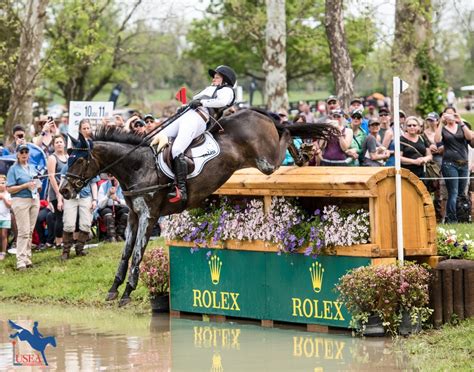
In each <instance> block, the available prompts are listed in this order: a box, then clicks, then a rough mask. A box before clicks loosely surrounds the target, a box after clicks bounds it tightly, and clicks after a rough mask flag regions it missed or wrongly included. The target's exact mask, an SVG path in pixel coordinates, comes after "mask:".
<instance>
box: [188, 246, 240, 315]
mask: <svg viewBox="0 0 474 372" xmlns="http://www.w3.org/2000/svg"><path fill="white" fill-rule="evenodd" d="M221 271H222V261H221V259H220V258H219V257H218V256H217V255H212V256H211V257H210V258H209V272H210V277H211V283H212V284H213V285H218V284H219V282H220V280H221ZM239 296H240V293H235V292H228V291H217V290H215V291H214V290H212V291H211V290H209V289H205V290H200V289H193V307H204V308H206V309H209V308H211V309H221V310H231V311H240V306H239V303H238V298H239Z"/></svg>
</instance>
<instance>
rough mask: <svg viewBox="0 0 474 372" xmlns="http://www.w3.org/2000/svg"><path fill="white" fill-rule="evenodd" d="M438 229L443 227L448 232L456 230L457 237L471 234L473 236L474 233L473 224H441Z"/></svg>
mask: <svg viewBox="0 0 474 372" xmlns="http://www.w3.org/2000/svg"><path fill="white" fill-rule="evenodd" d="M438 227H442V228H444V229H446V230H449V229H454V230H455V231H456V233H457V235H459V234H469V235H470V236H472V235H473V234H472V233H473V231H474V225H473V224H472V223H456V224H439V225H438Z"/></svg>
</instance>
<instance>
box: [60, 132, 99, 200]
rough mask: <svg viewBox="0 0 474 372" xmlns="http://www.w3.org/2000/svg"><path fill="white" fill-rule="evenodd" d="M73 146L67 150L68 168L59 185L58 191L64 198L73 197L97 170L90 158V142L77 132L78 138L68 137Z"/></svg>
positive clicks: (95, 164)
mask: <svg viewBox="0 0 474 372" xmlns="http://www.w3.org/2000/svg"><path fill="white" fill-rule="evenodd" d="M70 139H71V141H72V144H73V147H72V148H71V149H69V150H68V152H69V158H68V170H67V173H66V176H65V177H63V178H62V180H61V184H60V185H59V192H60V193H61V194H62V195H63V196H64V198H65V199H71V198H75V197H76V195H77V193H78V192H79V191H81V189H82V188H83V187H84V186H85V185H86V184H87V183H88V182H89V180H90V179H91V178H93V177H94V176H95V175H96V174H97V173H98V171H99V167H98V164H97V163H96V162H95V161H93V158H92V142H90V141H88V140H86V139H85V138H84V137H83V136H82V135H81V134H79V140H76V139H75V138H73V137H70Z"/></svg>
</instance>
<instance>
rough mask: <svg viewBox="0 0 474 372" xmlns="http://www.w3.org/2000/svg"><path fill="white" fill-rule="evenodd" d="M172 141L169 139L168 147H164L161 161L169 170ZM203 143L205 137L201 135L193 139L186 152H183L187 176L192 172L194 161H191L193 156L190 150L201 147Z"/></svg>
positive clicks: (171, 164)
mask: <svg viewBox="0 0 474 372" xmlns="http://www.w3.org/2000/svg"><path fill="white" fill-rule="evenodd" d="M174 140H175V138H174V137H169V138H168V146H166V147H165V148H164V149H163V159H164V161H165V162H166V164H167V165H168V167H169V168H170V169H173V157H172V155H171V149H172V147H173V143H174ZM205 141H206V137H205V136H204V133H203V134H201V135H200V136H198V137H196V138H195V139H193V141H192V142H191V144H190V145H189V146H188V148H187V149H186V151H184V158H185V159H186V163H187V164H188V174H190V173H192V172H193V171H194V160H193V155H192V153H191V149H192V148H193V147H197V146H200V145H202V144H203V143H204V142H205Z"/></svg>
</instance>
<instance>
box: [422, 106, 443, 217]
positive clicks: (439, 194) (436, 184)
mask: <svg viewBox="0 0 474 372" xmlns="http://www.w3.org/2000/svg"><path fill="white" fill-rule="evenodd" d="M438 121H439V115H438V114H437V113H436V112H430V113H429V114H428V115H427V116H426V118H425V130H424V133H423V138H424V139H425V142H426V143H427V144H428V145H429V148H430V151H431V155H432V156H433V160H434V161H435V162H436V163H438V165H439V167H440V169H441V164H442V160H443V144H442V143H441V142H438V143H436V141H435V134H436V128H438V125H439V123H438ZM429 190H430V191H431V192H433V193H434V200H433V204H434V207H435V212H436V220H437V221H438V222H441V221H442V220H443V216H444V213H443V209H444V208H443V200H446V198H447V191H446V184H445V183H444V180H442V179H441V180H430V187H429Z"/></svg>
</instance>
